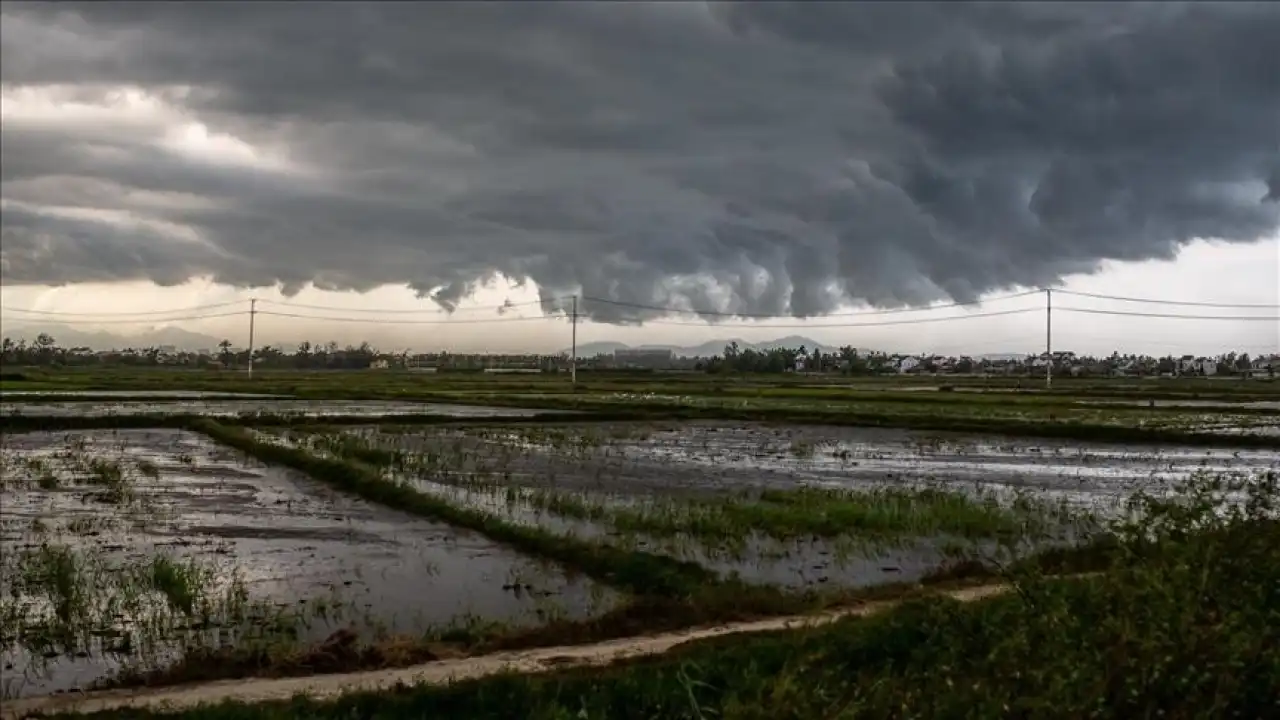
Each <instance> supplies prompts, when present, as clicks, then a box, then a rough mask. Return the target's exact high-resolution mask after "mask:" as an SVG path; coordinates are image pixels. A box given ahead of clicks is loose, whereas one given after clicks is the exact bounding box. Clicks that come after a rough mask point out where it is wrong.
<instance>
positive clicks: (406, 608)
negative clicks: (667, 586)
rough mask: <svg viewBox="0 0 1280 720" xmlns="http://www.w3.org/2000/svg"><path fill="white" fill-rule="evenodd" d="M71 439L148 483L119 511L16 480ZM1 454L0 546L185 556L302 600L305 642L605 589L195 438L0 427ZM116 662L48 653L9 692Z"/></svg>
mask: <svg viewBox="0 0 1280 720" xmlns="http://www.w3.org/2000/svg"><path fill="white" fill-rule="evenodd" d="M78 439H83V441H84V444H83V446H81V445H80V444H79V442H80V441H79V440H78ZM68 448H80V449H77V450H73V451H74V452H78V453H81V454H83V455H85V456H88V457H94V458H106V459H121V460H125V461H127V462H131V463H135V464H136V463H137V462H138V461H143V462H144V463H151V464H152V465H154V468H155V470H156V473H157V476H156V477H145V476H141V475H135V477H134V481H135V487H134V492H135V493H136V494H137V496H138V497H139V498H141V499H143V500H144V501H145V508H144V509H142V510H138V509H137V508H134V509H132V510H129V511H127V512H126V511H125V510H123V509H122V508H120V507H117V506H113V505H111V504H107V503H104V502H101V501H99V500H98V499H95V498H94V497H93V493H95V492H97V490H87V489H85V488H83V487H80V486H76V485H74V484H72V483H70V482H65V483H63V484H62V485H60V486H59V487H57V488H55V489H42V488H41V487H39V486H37V485H29V486H27V487H21V485H22V483H20V482H17V480H18V476H19V475H20V474H21V473H23V472H26V471H27V470H26V468H27V467H28V466H29V465H30V463H31V462H32V461H35V462H36V463H40V462H41V459H42V458H43V463H44V464H43V467H45V468H51V469H54V472H55V473H57V472H63V471H60V470H57V468H58V467H59V464H60V463H63V464H65V462H64V460H60V459H59V458H58V457H56V456H57V455H58V454H59V453H61V454H63V455H64V456H65V455H66V454H67V453H68V452H72V451H69V449H68ZM3 455H4V461H5V480H6V484H5V490H4V492H3V499H2V502H0V549H2V550H3V552H4V554H5V556H6V559H7V560H9V559H14V558H16V557H17V556H18V555H20V554H21V552H22V551H24V550H26V551H31V550H36V549H38V548H39V546H40V544H41V543H66V544H69V545H71V546H73V547H77V548H81V549H88V550H93V549H95V548H96V549H97V550H99V551H102V552H104V553H105V554H106V556H107V561H108V562H115V561H120V562H125V561H128V560H129V559H139V558H144V559H145V558H147V557H150V556H153V555H154V554H156V553H169V554H172V555H173V556H175V557H179V558H192V557H194V558H197V559H199V560H200V561H202V562H205V563H207V564H209V565H210V566H214V567H216V568H218V569H219V572H220V574H224V575H230V574H232V573H238V574H239V575H240V576H241V577H243V580H244V583H245V586H246V587H247V589H248V591H249V593H250V595H251V597H253V598H254V599H255V600H259V599H260V600H262V601H263V602H265V603H269V604H271V605H274V606H276V607H279V608H281V609H295V610H296V608H297V607H298V606H299V605H303V606H304V607H306V608H308V609H307V610H306V614H307V618H308V619H307V623H308V626H307V627H299V628H297V631H298V632H299V633H300V635H301V638H302V639H303V640H312V641H317V640H322V639H324V638H325V637H327V636H328V635H329V634H331V633H332V632H333V631H334V630H335V629H337V628H339V627H345V626H348V625H351V626H353V627H355V628H356V629H357V630H358V631H359V633H360V634H361V635H362V636H365V637H366V638H369V639H372V638H373V637H375V636H377V635H378V634H380V633H392V634H421V633H422V632H424V631H425V630H427V629H429V628H430V627H438V626H444V625H450V624H456V623H457V622H459V621H465V619H466V617H467V616H472V617H475V618H478V619H481V620H485V621H498V622H510V623H524V624H529V623H536V622H538V621H539V620H540V619H543V618H546V617H550V616H556V615H567V616H574V617H581V616H584V615H586V614H588V613H590V612H594V611H599V610H602V609H604V608H605V607H606V606H607V605H608V604H609V602H611V601H612V600H613V599H614V598H615V596H614V595H613V593H611V592H607V591H605V590H604V589H602V588H600V587H599V586H597V585H594V584H593V583H591V582H590V581H588V580H586V579H582V578H578V579H573V580H570V579H568V578H566V576H565V575H564V574H563V572H561V571H560V570H558V569H556V568H554V567H547V566H545V565H542V564H540V563H537V562H535V561H532V560H530V559H528V558H525V557H523V556H520V555H518V554H516V553H514V552H512V551H510V550H507V549H505V548H502V547H500V546H497V545H495V544H493V543H491V542H489V541H488V540H486V539H484V538H483V537H481V536H478V535H476V534H474V533H470V532H465V531H459V530H456V529H454V528H451V527H448V526H445V525H441V524H438V523H433V522H430V521H426V520H423V519H420V518H416V517H413V516H409V515H405V514H403V513H399V512H397V511H395V510H391V509H388V508H384V507H381V506H376V505H372V504H369V503H366V502H364V501H361V500H358V499H354V498H351V497H348V496H345V495H342V494H339V493H336V492H334V491H333V490H331V489H330V488H328V487H327V486H325V485H322V484H320V483H318V482H316V481H314V480H311V479H309V478H307V477H305V476H302V475H301V474H298V473H295V472H292V471H288V470H283V469H278V468H271V467H266V466H264V465H262V464H261V463H258V462H256V461H252V460H247V459H245V458H244V457H243V456H241V455H239V454H238V453H236V452H234V451H231V450H228V449H225V448H222V447H219V446H217V445H215V444H213V443H212V442H211V441H209V440H208V439H207V438H205V437H203V436H201V435H198V434H195V433H190V432H186V431H171V430H131V431H115V432H112V431H90V432H78V433H74V434H71V435H67V434H62V433H57V434H54V433H30V434H22V435H9V436H6V437H4V438H3ZM14 562H17V561H16V560H15V561H14ZM14 562H5V563H4V567H5V569H6V574H11V573H14V572H20V567H18V566H17V565H15V564H14ZM12 580H13V577H12V575H11V577H9V578H5V581H6V582H4V583H0V584H4V585H5V586H6V587H10V586H11V585H12V583H11V582H10V581H12ZM308 603H310V604H308ZM315 608H321V609H322V612H323V615H317V614H316V611H315ZM299 612H301V611H299ZM5 641H6V648H5V652H4V653H3V660H4V661H5V662H6V663H7V664H9V665H12V666H13V667H7V668H6V669H5V671H4V674H5V675H6V677H12V676H14V675H15V674H18V673H21V672H22V671H23V670H24V668H23V666H22V663H23V662H24V661H25V660H30V658H29V657H25V656H24V653H23V652H22V651H21V650H20V649H19V648H17V647H16V646H15V642H14V638H11V637H10V638H5ZM120 660H125V661H127V660H128V658H114V659H112V658H107V657H89V658H78V659H75V658H73V659H65V658H59V659H56V660H55V662H54V664H53V666H52V667H51V668H50V669H49V672H47V674H45V676H43V677H40V676H34V677H31V678H29V679H28V682H26V683H25V684H24V686H23V687H22V688H21V689H19V690H18V692H19V693H20V694H33V693H35V694H38V693H41V692H48V691H52V690H58V689H66V688H70V687H82V686H84V685H85V684H86V683H88V682H91V681H92V680H95V679H98V678H100V677H102V676H103V675H104V674H105V673H107V672H108V671H109V670H110V669H111V668H112V667H113V666H114V665H115V664H116V662H118V661H120ZM11 692H12V690H11Z"/></svg>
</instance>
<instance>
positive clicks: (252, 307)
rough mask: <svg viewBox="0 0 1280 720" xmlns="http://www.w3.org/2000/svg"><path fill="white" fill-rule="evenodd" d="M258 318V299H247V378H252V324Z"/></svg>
mask: <svg viewBox="0 0 1280 720" xmlns="http://www.w3.org/2000/svg"><path fill="white" fill-rule="evenodd" d="M257 318H258V299H257V298H251V299H250V300H249V379H250V380H252V379H253V325H254V321H255V320H257Z"/></svg>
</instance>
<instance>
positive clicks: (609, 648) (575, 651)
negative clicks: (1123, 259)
mask: <svg viewBox="0 0 1280 720" xmlns="http://www.w3.org/2000/svg"><path fill="white" fill-rule="evenodd" d="M1076 577H1080V576H1076ZM1012 590H1014V587H1013V586H1012V585H1010V584H1007V583H995V584H988V585H980V586H976V587H968V588H962V589H957V590H944V591H937V592H934V593H929V594H928V595H927V596H932V597H942V598H950V599H952V600H957V601H960V602H973V601H978V600H985V599H988V598H992V597H996V596H998V595H1002V594H1005V593H1008V592H1010V591H1012ZM915 597H916V598H918V597H920V596H915ZM904 601H905V600H884V601H874V602H869V603H865V604H862V605H857V606H854V607H846V608H841V609H837V610H829V611H826V612H822V613H816V614H806V615H791V616H786V617H776V618H769V619H766V620H753V621H749V622H740V623H730V624H726V625H715V626H708V627H700V628H690V629H686V630H680V631H675V632H666V633H659V634H653V635H639V636H632V637H626V638H617V639H613V640H606V641H603V642H597V643H589V644H583V645H567V646H563V645H562V646H554V647H542V648H535V649H530V650H519V651H506V652H498V653H492V654H488V655H476V656H471V657H466V658H458V659H450V660H436V661H432V662H429V663H423V664H420V665H414V666H411V667H406V668H399V669H388V670H366V671H360V672H352V673H336V674H324V675H308V676H305V677H288V678H244V679H240V680H219V681H215V682H210V683H200V684H196V685H183V686H173V687H160V688H140V689H133V690H127V689H125V690H102V691H92V692H87V693H63V694H58V695H45V696H38V697H30V698H21V699H15V700H8V701H6V702H5V703H3V704H2V705H3V710H2V711H0V720H19V719H20V718H29V717H40V716H41V715H47V714H51V713H73V712H79V713H91V712H100V711H104V710H119V709H126V708H138V709H142V708H146V709H151V710H182V709H186V708H191V707H194V706H197V705H204V704H211V703H220V702H225V701H236V702H244V703H261V702H276V701H287V700H290V699H292V698H294V697H297V696H300V695H301V696H307V697H310V698H311V699H315V700H324V699H332V698H335V697H338V696H341V695H344V694H347V693H352V692H378V691H385V690H390V689H393V688H395V687H397V686H412V685H444V684H448V683H451V682H461V681H466V680H476V679H480V678H485V677H489V676H492V675H500V674H504V673H519V674H533V673H544V672H551V671H555V670H567V669H571V668H586V667H601V666H606V665H610V664H612V663H615V662H620V661H625V660H632V659H636V658H643V657H653V656H657V655H662V654H665V653H667V652H670V651H672V650H674V649H676V648H677V647H680V646H682V645H684V644H686V643H689V642H694V641H699V640H709V639H713V638H718V637H724V636H727V635H744V634H752V633H766V632H776V631H783V630H801V629H805V628H813V627H819V626H822V625H826V624H829V623H832V622H835V621H837V620H842V619H845V618H852V617H866V616H870V615H874V614H877V613H880V612H884V611H887V610H891V609H893V608H894V607H896V606H898V605H899V604H900V603H902V602H904Z"/></svg>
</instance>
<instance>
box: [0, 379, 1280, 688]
mask: <svg viewBox="0 0 1280 720" xmlns="http://www.w3.org/2000/svg"><path fill="white" fill-rule="evenodd" d="M282 377H283V376H280V377H271V376H268V377H265V378H264V379H263V381H262V382H261V387H260V388H258V389H259V390H260V391H261V392H259V393H257V396H254V397H248V396H244V395H233V394H232V393H241V392H243V391H244V390H245V389H246V388H245V387H243V385H244V383H242V382H239V381H236V382H234V383H226V384H223V385H222V386H219V383H208V384H200V386H199V387H194V388H189V389H182V388H173V387H158V386H151V387H146V386H143V387H137V388H132V389H130V388H123V387H94V388H74V387H68V388H66V389H64V390H57V389H56V388H45V387H42V388H40V389H39V390H38V391H33V392H34V393H35V394H32V395H23V394H10V393H6V394H5V397H4V403H3V404H4V408H3V409H4V412H3V413H2V415H3V417H0V428H3V435H2V436H0V441H2V444H3V449H2V451H0V460H2V461H3V468H2V469H3V481H4V484H3V498H0V499H2V500H3V503H0V544H2V547H0V550H3V560H2V561H0V570H2V575H0V595H2V597H3V600H0V623H2V624H0V642H2V643H3V648H0V652H2V653H3V655H2V656H0V660H2V661H3V663H4V665H5V673H4V674H5V679H6V686H5V688H4V693H5V694H6V695H7V696H9V697H13V696H20V697H23V698H24V699H23V703H24V705H23V706H24V707H37V706H39V704H40V703H41V702H42V700H41V698H44V697H48V696H49V693H56V692H58V691H63V690H85V689H90V688H95V687H114V688H128V687H137V686H139V685H170V684H175V683H188V682H198V681H201V680H216V679H227V678H244V677H251V676H263V677H279V676H305V675H323V674H325V673H333V672H346V671H353V670H368V671H377V670H380V669H385V668H397V667H408V666H416V665H417V664H421V663H432V662H437V661H440V660H446V659H450V660H457V659H460V658H464V657H470V656H474V655H486V654H488V653H492V652H500V651H509V650H510V651H518V650H521V649H524V648H533V647H546V648H547V652H551V651H553V649H554V648H555V647H556V646H561V645H577V644H582V643H594V642H600V641H604V640H613V641H615V642H619V643H624V644H625V643H627V642H632V641H635V642H640V639H641V638H643V637H644V636H648V635H651V634H653V633H663V632H684V631H689V630H690V629H692V628H699V627H702V628H706V627H722V626H725V625H726V624H733V623H748V624H749V623H751V622H756V621H759V620H761V619H765V618H781V617H789V616H796V617H808V616H811V615H812V614H813V613H825V612H827V611H832V612H835V611H843V610H847V609H849V608H852V607H857V606H858V605H859V604H860V603H864V602H867V601H868V600H871V599H886V598H887V599H903V598H914V597H916V596H920V595H924V596H929V595H931V594H934V593H937V592H941V591H943V590H954V589H959V588H974V587H979V586H982V587H986V586H989V585H990V584H991V583H993V582H995V583H1022V584H1028V583H1031V584H1034V583H1039V582H1041V580H1037V579H1036V578H1042V577H1044V578H1052V577H1055V576H1060V575H1070V576H1075V575H1076V574H1079V573H1097V572H1113V571H1114V570H1115V568H1117V567H1120V566H1119V565H1117V564H1116V563H1121V562H1132V561H1133V558H1134V557H1138V555H1135V554H1134V553H1136V552H1137V551H1135V550H1130V549H1125V548H1126V547H1128V546H1127V545H1126V544H1125V543H1130V544H1132V543H1133V542H1135V541H1134V540H1133V538H1134V537H1137V536H1135V535H1133V532H1134V531H1133V530H1132V529H1131V527H1130V525H1128V524H1127V523H1133V522H1138V521H1144V520H1142V519H1143V518H1147V517H1160V516H1161V513H1166V514H1167V513H1168V512H1171V511H1170V510H1169V508H1178V507H1183V506H1184V505H1185V504H1186V502H1188V501H1191V502H1192V506H1194V507H1199V506H1200V505H1204V506H1206V507H1208V506H1211V505H1212V506H1214V507H1219V508H1220V512H1221V517H1233V516H1234V515H1232V513H1241V512H1251V513H1256V512H1258V508H1259V507H1261V506H1259V505H1257V502H1258V501H1257V498H1258V493H1259V492H1261V493H1262V494H1263V495H1265V493H1266V488H1267V487H1270V485H1268V483H1272V484H1274V482H1275V481H1274V478H1275V477H1276V476H1277V474H1278V473H1280V459H1278V458H1280V455H1277V452H1276V451H1277V449H1278V448H1280V446H1278V445H1277V443H1280V439H1278V438H1277V437H1276V436H1275V435H1274V428H1276V427H1277V426H1278V425H1280V412H1277V410H1276V409H1275V407H1274V401H1273V400H1271V399H1269V397H1268V396H1267V393H1268V392H1269V387H1268V388H1262V387H1261V385H1262V384H1259V389H1258V391H1257V392H1250V393H1245V392H1243V391H1232V392H1226V391H1223V392H1213V393H1208V392H1207V391H1206V393H1205V394H1206V395H1209V396H1205V397H1190V396H1188V397H1183V396H1182V395H1188V393H1186V392H1184V390H1182V389H1181V388H1182V386H1179V388H1178V389H1177V390H1176V392H1175V391H1174V390H1172V389H1168V392H1153V393H1152V397H1149V398H1148V397H1142V396H1141V395H1138V394H1137V392H1138V389H1139V388H1129V389H1127V390H1124V391H1123V392H1117V393H1116V394H1115V395H1114V396H1111V397H1108V396H1105V395H1103V394H1099V391H1098V389H1097V388H1093V389H1090V390H1088V391H1081V392H1079V393H1077V394H1071V393H1066V392H1063V393H1060V394H1048V393H1035V394H1032V393H1028V392H1026V391H1025V390H1023V389H1020V388H1016V387H1015V388H962V387H957V388H952V389H951V390H950V391H946V390H943V389H942V388H940V387H928V386H915V385H911V386H891V387H881V388H879V389H877V388H876V387H874V386H871V385H864V386H856V387H855V386H852V385H851V386H848V387H831V386H822V387H809V386H805V385H801V384H795V383H776V384H773V385H769V384H767V383H757V384H755V385H739V384H735V383H723V382H721V381H719V380H709V381H703V382H692V381H680V382H668V383H666V384H665V385H664V384H661V383H645V382H638V381H637V382H632V381H623V380H618V381H610V382H608V383H604V382H590V383H583V384H582V386H580V387H579V388H578V389H577V390H576V391H574V390H572V389H568V388H564V387H563V386H560V387H558V388H557V387H555V385H554V383H552V382H550V381H547V380H544V379H540V378H533V379H527V378H525V379H519V380H512V379H505V378H502V379H498V378H493V379H466V380H459V379H451V378H444V379H436V378H432V379H426V380H420V379H416V378H405V377H399V378H390V377H388V378H382V379H379V378H373V377H371V376H363V375H355V374H351V375H347V376H346V377H348V378H350V379H349V380H348V381H345V382H339V381H338V380H337V379H335V377H334V376H325V377H323V378H319V377H318V378H309V377H304V376H300V377H298V378H293V379H291V380H290V381H289V382H287V383H286V382H284V381H283V380H282V379H281V378H282ZM1211 385H1212V384H1210V385H1205V386H1203V387H1205V388H1208V387H1210V386H1211ZM553 390H554V391H553ZM59 392H61V393H64V394H58V393H59ZM75 393H78V394H75ZM1191 394H1194V393H1191ZM1188 488H1192V489H1191V490H1188ZM1250 503H1252V504H1250ZM1178 512H1182V511H1178ZM1263 514H1264V515H1265V508H1264V512H1263ZM1177 517H1183V516H1182V515H1179V516H1177ZM1135 519H1136V520H1135ZM1179 522H1180V521H1179ZM1250 522H1253V521H1250ZM1144 532H1146V531H1144ZM1263 532H1264V534H1265V528H1264V529H1263ZM1126 538H1128V539H1126ZM1142 552H1146V551H1142ZM1250 552H1252V551H1250ZM1126 558H1127V559H1126ZM1045 582H1048V580H1046V581H1045ZM867 642H871V641H870V640H868V641H867ZM868 647H870V646H868ZM708 657H710V656H708ZM476 659H477V660H479V658H476ZM708 662H712V661H710V660H709V661H708ZM714 662H719V661H718V660H715V661H714ZM726 667H728V666H726Z"/></svg>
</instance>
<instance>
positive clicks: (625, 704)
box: [64, 473, 1280, 720]
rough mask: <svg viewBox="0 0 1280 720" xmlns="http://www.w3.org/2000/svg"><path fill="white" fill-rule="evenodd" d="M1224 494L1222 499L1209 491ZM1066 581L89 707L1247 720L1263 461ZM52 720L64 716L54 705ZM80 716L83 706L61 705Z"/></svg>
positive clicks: (192, 712) (1265, 667)
mask: <svg viewBox="0 0 1280 720" xmlns="http://www.w3.org/2000/svg"><path fill="white" fill-rule="evenodd" d="M1230 493H1239V494H1241V495H1243V496H1245V501H1244V502H1242V503H1234V502H1228V501H1225V500H1224V498H1225V497H1226V496H1227V495H1228V494H1230ZM1134 510H1135V513H1134V515H1133V516H1132V517H1133V519H1130V520H1125V521H1121V522H1119V523H1117V525H1116V526H1115V527H1114V528H1113V531H1114V536H1115V538H1116V539H1117V544H1116V546H1115V552H1114V553H1113V554H1112V556H1111V558H1110V560H1109V562H1108V564H1107V565H1106V567H1105V568H1104V569H1103V570H1102V571H1101V572H1099V573H1097V574H1094V575H1092V576H1090V577H1088V578H1085V579H1075V580H1062V579H1055V578H1051V577H1047V576H1045V575H1043V574H1040V573H1038V572H1036V571H1035V570H1034V569H1030V568H1028V569H1027V570H1026V571H1024V572H1020V573H1017V574H1015V575H1014V576H1012V577H1011V578H1010V580H1011V582H1012V583H1013V585H1014V591H1013V592H1010V593H1007V594H1005V595H1002V596H999V597H995V598H991V599H987V600H981V601H976V602H972V603H965V604H962V603H959V602H956V601H952V600H945V599H940V598H936V597H935V598H920V599H915V600H910V601H906V602H904V603H902V604H900V605H899V606H898V607H896V608H895V609H892V610H889V611H887V612H885V613H882V614H879V615H873V616H870V617H868V618H865V619H849V620H843V621H839V622H836V623H833V624H830V625H827V626H824V627H820V628H813V629H806V630H787V631H779V632H775V633H770V634H761V635H755V636H737V637H722V638H717V639H713V640H708V641H703V642H698V643H690V644H688V645H685V646H682V647H678V648H676V649H675V650H673V651H672V652H669V653H667V654H665V655H662V656H659V657H653V658H648V659H644V660H637V661H631V662H627V663H622V664H615V665H613V666H609V667H606V668H601V669H578V670H568V671H560V672H555V673H551V674H542V675H512V674H507V675H498V676H493V677H488V678H483V679H478V680H472V681H468V682H463V683H457V684H453V685H447V686H418V687H413V688H406V687H401V688H397V689H395V690H392V691H386V692H380V693H369V692H367V693H353V694H347V695H344V696H342V697H340V698H338V699H336V700H331V701H311V700H307V699H303V698H297V699H294V700H291V701H281V702H270V703H262V704H257V705H246V704H241V703H235V702H224V703H222V704H218V705H206V706H200V707H196V708H192V709H186V710H179V711H172V712H160V711H156V712H147V711H143V710H138V709H128V710H115V711H106V712H102V713H98V714H95V715H92V716H87V717H93V718H96V719H97V720H117V719H120V720H123V719H124V718H139V719H146V718H161V717H163V718H181V719H182V720H301V719H303V718H316V719H318V720H339V719H341V720H355V719H357V718H359V719H361V720H382V719H387V720H390V719H391V718H478V719H485V718H494V719H496V718H511V717H521V718H528V719H529V720H569V719H574V720H597V719H599V720H605V719H608V720H633V719H634V720H641V719H643V720H652V719H654V718H671V719H675V720H686V719H687V720H707V719H709V718H719V719H720V720H766V719H768V720H775V719H781V720H789V719H794V720H809V719H817V718H823V719H827V718H858V719H862V718H872V719H877V720H878V719H879V718H957V719H959V718H984V719H985V718H1009V717H1025V718H1051V719H1055V720H1056V719H1058V718H1061V719H1062V720H1067V719H1072V720H1074V719H1075V718H1116V719H1117V720H1121V719H1124V720H1127V719H1128V718H1157V717H1160V718H1174V719H1188V720H1189V719H1192V718H1195V719H1200V718H1204V719H1205V720H1208V719H1209V718H1262V717H1274V716H1275V713H1276V710H1277V698H1280V478H1278V476H1277V475H1276V474H1275V473H1271V474H1269V475H1266V476H1263V477H1255V478H1252V479H1250V480H1248V481H1238V480H1229V479H1222V478H1199V479H1196V480H1193V481H1192V482H1190V483H1188V485H1187V486H1186V487H1184V488H1182V489H1181V492H1180V494H1179V495H1178V497H1176V498H1173V499H1171V500H1162V499H1154V498H1149V497H1145V498H1140V499H1139V500H1138V501H1137V502H1136V503H1135V507H1134ZM64 717H65V716H64ZM77 717H86V716H77Z"/></svg>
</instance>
